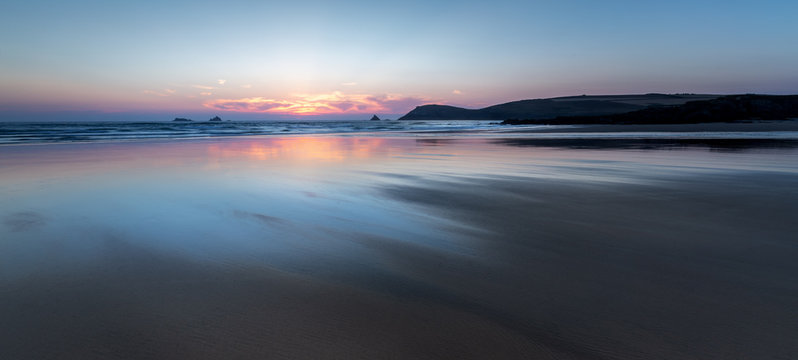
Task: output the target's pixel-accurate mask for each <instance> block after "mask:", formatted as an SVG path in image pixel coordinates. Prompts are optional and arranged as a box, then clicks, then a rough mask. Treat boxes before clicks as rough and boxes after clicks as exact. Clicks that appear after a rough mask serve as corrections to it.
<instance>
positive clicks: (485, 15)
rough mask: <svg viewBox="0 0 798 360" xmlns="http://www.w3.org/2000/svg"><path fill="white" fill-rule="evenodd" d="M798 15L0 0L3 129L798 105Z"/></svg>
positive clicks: (739, 5)
mask: <svg viewBox="0 0 798 360" xmlns="http://www.w3.org/2000/svg"><path fill="white" fill-rule="evenodd" d="M796 14H798V2H796V1H775V0H763V1H756V2H754V1H735V0H726V1H707V0H693V1H657V2H652V1H639V0H638V1H618V0H607V1H592V0H584V1H575V0H564V1H553V0H552V1H532V0H528V1H503V0H498V1H463V0H460V1H394V2H381V1H337V2H331V1H296V2H284V3H277V2H266V1H225V2H221V1H157V2H155V1H152V2H150V1H138V2H116V1H84V0H76V1H37V0H26V1H14V0H8V1H4V2H3V4H2V5H0V44H1V47H0V114H2V115H3V116H4V119H3V120H59V119H65V120H77V119H91V120H98V119H107V120H168V119H171V118H173V117H176V116H181V117H195V118H198V119H204V118H203V117H206V116H207V117H210V116H213V115H219V116H221V117H222V118H224V119H242V120H243V119H302V118H313V119H321V118H324V119H367V118H368V117H370V116H371V114H379V115H380V116H383V117H386V116H387V117H395V116H398V115H401V114H403V113H406V112H407V111H409V110H411V109H412V108H413V107H415V106H417V105H421V104H425V103H443V104H450V105H458V106H465V107H475V108H476V107H483V106H487V105H492V104H496V103H501V102H507V101H512V100H519V99H528V98H542V97H554V96H564V95H581V94H619V93H648V92H665V93H674V92H693V93H718V94H729V93H769V94H788V93H790V94H794V93H798V66H796V64H798V22H796V21H795V16H796Z"/></svg>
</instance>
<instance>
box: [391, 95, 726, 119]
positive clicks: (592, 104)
mask: <svg viewBox="0 0 798 360" xmlns="http://www.w3.org/2000/svg"><path fill="white" fill-rule="evenodd" d="M716 97H717V96H716V95H693V94H680V95H666V94H645V95H606V96H584V95H583V96H569V97H559V98H550V99H535V100H520V101H513V102H509V103H504V104H499V105H493V106H489V107H486V108H482V109H465V108H460V107H456V106H448V105H422V106H418V107H416V108H415V109H413V110H412V111H410V112H409V113H407V114H406V115H405V116H402V117H401V118H399V120H506V119H552V118H556V117H559V116H596V115H610V114H619V113H627V112H631V111H635V110H641V109H645V108H646V107H647V106H652V105H661V106H668V105H679V104H684V103H685V102H688V101H691V100H706V99H712V98H716Z"/></svg>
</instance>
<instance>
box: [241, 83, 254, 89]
mask: <svg viewBox="0 0 798 360" xmlns="http://www.w3.org/2000/svg"><path fill="white" fill-rule="evenodd" d="M241 87H242V88H244V89H251V88H252V84H244V85H241Z"/></svg>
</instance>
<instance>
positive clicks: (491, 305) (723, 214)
mask: <svg viewBox="0 0 798 360" xmlns="http://www.w3.org/2000/svg"><path fill="white" fill-rule="evenodd" d="M0 155H2V156H0V200H2V201H0V319H2V325H0V358H53V359H54V358H59V359H64V358H76V359H77V358H80V359H86V358H103V359H107V358H197V359H202V358H230V357H236V356H238V357H244V358H252V357H258V358H261V357H278V358H442V357H447V358H535V357H537V358H566V359H568V358H574V359H605V358H606V359H631V358H649V359H657V358H661V359H672V358H682V359H691V358H695V359H706V358H795V357H798V345H796V343H795V341H794V339H795V338H796V337H798V322H796V321H794V319H796V318H798V285H796V284H798V263H796V262H795V261H794V260H795V259H796V258H798V242H796V237H795V234H796V233H798V224H796V223H795V215H796V214H798V149H796V148H795V146H794V144H793V143H792V142H790V141H784V140H779V141H777V142H769V141H748V140H746V141H731V142H730V141H723V140H717V139H710V140H706V141H694V140H689V139H687V140H680V141H674V140H663V141H654V140H651V139H649V140H646V141H641V140H635V139H631V140H623V139H621V140H619V139H613V140H599V141H590V140H584V139H582V140H580V141H577V142H574V141H565V140H546V139H536V140H535V139H524V138H522V137H518V136H514V137H512V138H507V139H504V138H500V137H496V136H494V137H485V138H482V137H476V136H469V137H434V136H427V137H421V138H416V137H390V136H380V137H369V136H347V137H342V136H294V137H238V138H218V139H204V140H184V141H166V140H164V141H157V140H153V141H137V142H126V143H113V142H109V143H82V144H48V145H25V146H5V147H2V148H0Z"/></svg>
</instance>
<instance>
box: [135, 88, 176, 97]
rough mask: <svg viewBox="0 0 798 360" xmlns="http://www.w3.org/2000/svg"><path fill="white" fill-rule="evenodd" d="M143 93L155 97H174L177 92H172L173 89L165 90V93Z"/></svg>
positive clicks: (147, 91)
mask: <svg viewBox="0 0 798 360" xmlns="http://www.w3.org/2000/svg"><path fill="white" fill-rule="evenodd" d="M142 93H144V94H147V95H155V96H161V97H167V96H172V94H174V93H175V91H174V90H172V89H164V90H163V91H154V90H144V91H142Z"/></svg>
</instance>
